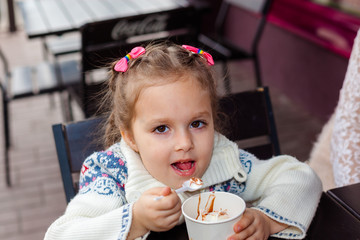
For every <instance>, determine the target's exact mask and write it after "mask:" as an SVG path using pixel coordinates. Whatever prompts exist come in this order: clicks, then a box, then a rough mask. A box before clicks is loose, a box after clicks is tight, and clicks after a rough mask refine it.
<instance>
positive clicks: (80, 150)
mask: <svg viewBox="0 0 360 240" xmlns="http://www.w3.org/2000/svg"><path fill="white" fill-rule="evenodd" d="M103 120H104V119H103V118H92V119H87V120H84V121H79V122H73V123H68V124H55V125H53V126H52V129H53V134H54V140H55V145H56V151H57V155H58V160H59V165H60V171H61V177H62V180H63V185H64V190H65V195H66V200H67V202H69V201H70V200H71V199H72V198H73V197H74V196H75V194H76V193H77V190H78V189H77V184H76V181H74V180H73V174H74V173H75V175H76V174H77V173H79V172H80V170H81V167H82V163H83V161H84V160H85V158H86V157H87V156H89V155H90V154H91V153H93V152H94V151H98V150H101V149H102V146H101V144H100V143H99V142H98V140H99V139H98V137H99V134H101V126H102V121H103Z"/></svg>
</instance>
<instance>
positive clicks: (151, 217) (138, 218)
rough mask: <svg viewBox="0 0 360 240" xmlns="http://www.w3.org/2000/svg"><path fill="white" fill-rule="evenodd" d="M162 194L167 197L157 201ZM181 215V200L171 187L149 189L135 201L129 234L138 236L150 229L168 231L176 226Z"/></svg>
mask: <svg viewBox="0 0 360 240" xmlns="http://www.w3.org/2000/svg"><path fill="white" fill-rule="evenodd" d="M160 195H163V196H165V197H164V198H162V199H160V200H158V201H155V200H154V198H155V197H158V196H160ZM180 216H181V200H180V198H179V197H178V195H177V194H176V193H175V192H174V191H171V189H170V188H169V187H165V188H152V189H149V190H147V191H146V192H144V193H143V194H142V195H141V197H140V198H139V199H138V200H137V201H136V202H135V203H134V206H133V221H132V224H131V229H130V234H129V235H130V236H134V238H136V237H139V236H143V235H144V234H145V233H147V232H148V231H155V232H163V231H168V230H170V229H172V228H173V227H175V226H176V224H177V223H178V221H179V218H180ZM129 239H131V238H129Z"/></svg>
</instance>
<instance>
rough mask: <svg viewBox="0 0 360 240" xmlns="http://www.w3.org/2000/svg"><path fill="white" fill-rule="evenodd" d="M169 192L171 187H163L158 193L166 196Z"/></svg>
mask: <svg viewBox="0 0 360 240" xmlns="http://www.w3.org/2000/svg"><path fill="white" fill-rule="evenodd" d="M170 193H171V188H169V187H165V188H164V189H163V190H162V191H161V193H160V195H163V196H167V195H169V194H170Z"/></svg>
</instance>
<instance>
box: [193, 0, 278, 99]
mask: <svg viewBox="0 0 360 240" xmlns="http://www.w3.org/2000/svg"><path fill="white" fill-rule="evenodd" d="M271 2H272V0H260V1H254V0H223V1H222V4H221V6H220V10H219V12H218V15H217V18H216V22H215V30H214V32H213V33H211V34H209V35H207V36H206V35H200V36H199V41H200V45H202V46H203V48H204V49H209V53H211V54H212V55H213V58H214V60H215V61H222V62H223V71H224V76H225V89H226V91H227V92H228V93H230V92H231V86H230V79H229V76H228V68H227V61H231V60H252V61H253V63H254V69H255V77H256V85H257V87H261V86H262V85H263V84H262V79H261V70H260V64H259V56H258V45H259V41H260V39H261V36H262V33H263V30H264V27H265V24H266V19H267V15H268V12H269V10H270V6H271ZM233 9H236V10H239V12H237V15H239V14H251V15H256V16H257V17H258V18H259V19H258V21H257V24H256V25H255V27H256V29H255V34H253V35H251V37H252V38H251V39H252V42H251V46H250V48H249V49H245V48H244V47H241V46H238V45H236V44H234V43H232V42H231V41H230V40H229V38H228V37H227V36H226V34H225V33H224V29H225V26H227V25H230V24H231V25H235V26H236V24H237V23H236V22H229V20H228V19H227V17H228V13H229V11H230V10H233ZM242 34H246V35H248V34H251V33H249V32H244V33H242Z"/></svg>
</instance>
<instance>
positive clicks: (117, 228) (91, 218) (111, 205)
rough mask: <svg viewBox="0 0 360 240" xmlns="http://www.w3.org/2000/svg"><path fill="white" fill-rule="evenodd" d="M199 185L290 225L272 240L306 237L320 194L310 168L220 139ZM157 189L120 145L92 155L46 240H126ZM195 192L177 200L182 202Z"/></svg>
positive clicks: (134, 157) (156, 183) (217, 136)
mask: <svg viewBox="0 0 360 240" xmlns="http://www.w3.org/2000/svg"><path fill="white" fill-rule="evenodd" d="M202 180H203V182H204V186H203V189H201V190H199V191H227V192H232V193H234V194H237V195H239V196H240V197H242V198H243V199H244V200H245V201H246V202H248V203H251V204H252V206H253V208H254V209H257V210H259V211H261V212H263V213H265V214H266V215H268V216H269V217H270V218H272V219H274V220H276V221H279V222H282V223H286V224H288V225H289V226H290V227H288V228H287V229H285V230H284V231H282V232H279V233H277V234H274V236H276V237H279V238H287V239H302V238H304V237H305V234H306V230H307V228H308V226H309V225H310V222H311V220H312V218H313V216H314V213H315V210H316V207H317V204H318V201H319V199H320V195H321V192H322V187H321V182H320V180H319V178H318V177H317V175H316V174H315V173H314V172H313V171H312V169H311V168H310V167H309V166H308V165H306V164H304V163H301V162H299V161H297V160H296V159H294V158H293V157H290V156H285V155H283V156H278V157H274V158H271V159H269V160H266V161H261V160H258V159H257V158H256V157H255V156H253V155H252V154H250V153H248V152H245V151H243V150H241V149H240V150H239V149H238V147H237V145H236V144H235V143H233V142H231V141H229V140H228V139H226V138H225V137H224V136H222V135H220V134H215V145H214V150H213V156H212V159H211V161H210V165H209V167H208V169H207V170H206V172H205V173H204V176H203V177H202ZM159 186H165V185H164V184H163V183H161V182H159V181H157V180H156V179H154V178H153V177H152V176H151V175H150V174H149V173H148V172H147V170H146V169H145V168H144V166H143V165H142V162H141V159H140V157H139V155H138V154H137V153H135V152H134V151H132V150H131V148H130V147H129V146H127V145H126V143H125V142H124V141H121V142H120V143H117V144H114V145H113V146H111V147H110V148H109V149H108V150H106V151H103V152H96V153H94V154H92V155H91V156H89V157H88V158H87V159H86V160H85V162H84V166H83V169H82V173H81V176H80V187H81V189H80V192H79V194H78V195H76V197H75V198H74V199H73V200H72V201H71V202H70V203H69V205H68V207H67V209H66V212H65V214H64V215H63V216H61V217H60V218H59V219H57V220H56V221H55V222H54V223H53V224H52V225H51V226H50V227H49V229H48V231H47V233H46V235H45V239H46V240H50V239H72V240H74V239H84V240H85V239H86V240H90V239H94V240H95V239H109V240H110V239H121V240H125V239H126V238H127V235H128V233H129V231H130V227H131V221H132V205H133V203H134V202H135V201H136V200H137V199H138V198H139V197H140V195H141V194H142V193H143V192H144V191H146V190H147V189H149V188H152V187H159ZM199 191H196V192H192V193H182V194H179V197H180V199H181V200H182V201H184V200H185V199H187V198H188V197H190V196H192V195H195V194H197V193H198V192H199ZM182 221H183V218H181V219H180V220H179V222H182ZM146 237H147V235H145V236H144V237H143V239H145V238H146Z"/></svg>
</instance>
